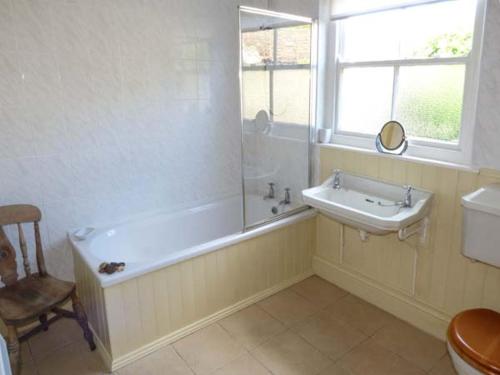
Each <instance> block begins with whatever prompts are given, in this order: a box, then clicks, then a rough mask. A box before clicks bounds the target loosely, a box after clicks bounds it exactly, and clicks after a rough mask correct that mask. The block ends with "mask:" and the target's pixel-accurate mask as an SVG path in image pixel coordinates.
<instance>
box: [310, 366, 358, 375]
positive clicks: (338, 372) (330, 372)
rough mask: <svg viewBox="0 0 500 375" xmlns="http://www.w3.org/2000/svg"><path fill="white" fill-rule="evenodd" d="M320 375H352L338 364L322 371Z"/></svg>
mask: <svg viewBox="0 0 500 375" xmlns="http://www.w3.org/2000/svg"><path fill="white" fill-rule="evenodd" d="M318 375H352V373H351V372H350V371H348V370H346V369H345V368H343V367H341V366H339V365H338V364H334V365H332V366H330V367H328V368H326V369H325V370H323V371H321V372H320V373H319V374H318Z"/></svg>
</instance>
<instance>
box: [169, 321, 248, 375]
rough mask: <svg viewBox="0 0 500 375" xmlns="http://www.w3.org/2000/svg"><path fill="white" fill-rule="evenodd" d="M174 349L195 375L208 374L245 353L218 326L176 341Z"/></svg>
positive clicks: (212, 326)
mask: <svg viewBox="0 0 500 375" xmlns="http://www.w3.org/2000/svg"><path fill="white" fill-rule="evenodd" d="M174 348H175V350H176V351H177V352H178V353H179V354H180V356H181V357H182V358H183V359H184V360H185V361H186V363H187V364H188V365H189V367H191V369H192V370H193V371H194V372H195V373H196V374H208V373H210V372H211V371H214V370H216V369H218V368H221V367H222V366H224V365H226V364H228V363H229V362H231V361H233V360H234V359H236V358H237V357H239V356H240V355H242V354H243V353H244V351H245V350H244V349H243V347H242V346H241V345H240V344H239V343H238V342H237V341H236V340H235V339H233V338H232V337H231V336H230V335H229V333H227V332H226V331H225V330H224V329H223V328H222V327H221V326H219V325H218V324H213V325H211V326H209V327H207V328H204V329H202V330H199V331H197V332H195V333H193V334H191V335H189V336H187V337H185V338H183V339H181V340H179V341H177V342H176V343H174Z"/></svg>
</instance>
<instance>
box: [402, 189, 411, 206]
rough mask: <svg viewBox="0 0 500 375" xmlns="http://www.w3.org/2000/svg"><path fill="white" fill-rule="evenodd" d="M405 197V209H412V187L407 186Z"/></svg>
mask: <svg viewBox="0 0 500 375" xmlns="http://www.w3.org/2000/svg"><path fill="white" fill-rule="evenodd" d="M404 188H405V196H404V199H403V207H411V191H412V190H413V188H412V187H411V186H410V185H405V187H404Z"/></svg>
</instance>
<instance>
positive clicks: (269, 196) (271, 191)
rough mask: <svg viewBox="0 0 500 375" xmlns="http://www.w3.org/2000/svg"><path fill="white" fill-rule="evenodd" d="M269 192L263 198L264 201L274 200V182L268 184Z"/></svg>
mask: <svg viewBox="0 0 500 375" xmlns="http://www.w3.org/2000/svg"><path fill="white" fill-rule="evenodd" d="M268 185H269V192H268V193H267V195H265V196H264V200H266V199H274V196H275V193H274V182H269V183H268Z"/></svg>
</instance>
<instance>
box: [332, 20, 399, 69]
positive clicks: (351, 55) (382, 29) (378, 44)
mask: <svg viewBox="0 0 500 375" xmlns="http://www.w3.org/2000/svg"><path fill="white" fill-rule="evenodd" d="M400 16H401V12H400V11H392V12H384V13H377V14H371V15H366V16H360V17H353V18H349V19H347V20H345V21H342V33H343V36H344V38H343V42H342V47H343V48H342V52H341V55H342V56H341V58H342V60H343V61H375V60H391V59H397V58H398V57H399V34H398V33H399V29H400V27H399V22H400Z"/></svg>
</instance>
